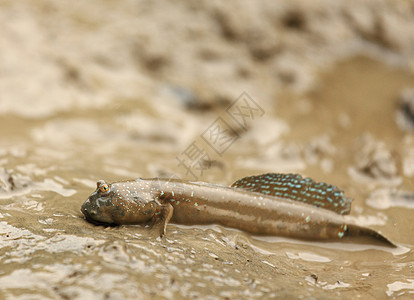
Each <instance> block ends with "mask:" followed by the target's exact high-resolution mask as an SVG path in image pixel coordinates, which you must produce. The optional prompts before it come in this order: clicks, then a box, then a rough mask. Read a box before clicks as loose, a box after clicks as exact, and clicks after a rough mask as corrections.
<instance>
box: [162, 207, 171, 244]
mask: <svg viewBox="0 0 414 300" xmlns="http://www.w3.org/2000/svg"><path fill="white" fill-rule="evenodd" d="M161 210H162V214H161V228H160V237H163V236H165V234H166V232H167V225H168V222H170V220H171V217H172V215H173V212H174V207H173V206H172V205H171V203H165V204H163V206H162V208H161Z"/></svg>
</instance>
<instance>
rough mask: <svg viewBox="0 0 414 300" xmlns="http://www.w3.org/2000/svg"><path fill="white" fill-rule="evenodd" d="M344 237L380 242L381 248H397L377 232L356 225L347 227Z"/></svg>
mask: <svg viewBox="0 0 414 300" xmlns="http://www.w3.org/2000/svg"><path fill="white" fill-rule="evenodd" d="M344 237H352V238H355V237H363V238H364V239H365V238H367V237H369V238H371V239H374V240H375V241H377V242H380V243H381V245H382V246H388V247H392V248H396V247H397V246H396V245H395V244H394V243H393V242H391V241H390V240H389V239H388V238H386V237H385V236H383V235H382V234H380V233H379V232H377V231H375V230H373V229H370V228H367V227H361V226H358V225H353V224H351V225H348V228H347V231H346V233H345V236H344Z"/></svg>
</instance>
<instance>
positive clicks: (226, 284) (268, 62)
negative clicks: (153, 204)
mask: <svg viewBox="0 0 414 300" xmlns="http://www.w3.org/2000/svg"><path fill="white" fill-rule="evenodd" d="M256 2H257V1H255V3H256ZM342 2H343V3H342ZM378 2H380V4H377V3H376V2H373V3H371V2H369V1H367V2H364V3H362V2H361V3H360V2H359V1H355V3H358V5H351V6H349V4H348V0H346V1H337V3H338V4H332V3H331V2H330V1H324V0H320V1H312V2H309V3H307V4H304V3H302V2H301V1H300V2H298V3H300V5H297V4H296V5H295V4H289V5H287V4H286V3H284V2H283V1H282V2H280V3H279V4H277V5H276V4H270V3H271V2H262V3H261V5H257V6H256V5H253V4H252V3H253V2H251V1H244V2H240V3H241V4H240V5H239V6H238V7H235V6H232V7H230V8H231V9H229V7H226V5H227V4H219V3H215V2H214V3H213V2H209V1H206V2H205V3H203V4H200V5H201V6H200V7H201V8H202V9H200V7H198V6H195V5H191V4H188V3H186V2H185V1H184V2H182V3H180V4H179V5H178V4H174V5H171V4H170V3H168V1H166V2H165V3H164V2H163V1H160V2H154V3H152V4H145V3H136V2H135V1H128V0H125V1H122V2H121V1H119V2H117V5H114V3H115V2H111V1H105V2H102V1H97V2H95V1H88V2H87V3H86V2H85V3H82V4H81V3H78V4H77V5H69V4H67V3H69V2H67V3H66V2H49V1H42V0H38V1H32V2H30V1H27V2H26V1H19V2H16V1H7V0H0V8H1V9H0V20H2V21H3V22H2V24H3V25H4V26H1V28H0V47H1V50H2V51H1V54H0V62H1V63H2V68H1V70H0V97H1V98H0V299H3V298H5V299H152V298H154V297H156V298H158V299H182V298H194V299H197V298H201V299H233V298H235V299H263V298H276V297H280V298H286V297H289V298H306V299H335V298H337V299H355V298H362V299H382V298H386V297H390V298H402V299H405V298H409V297H410V296H411V297H412V296H413V294H414V235H413V232H414V223H413V218H412V214H413V209H414V186H413V184H412V182H413V181H412V178H413V176H414V167H413V166H414V135H413V131H412V129H410V126H412V124H411V123H410V122H412V120H409V119H407V120H406V119H404V118H403V116H402V114H401V109H400V106H399V104H398V103H399V102H398V98H399V97H400V95H401V93H402V91H403V90H404V89H406V88H413V87H414V74H413V69H412V66H411V65H410V61H411V63H412V57H413V56H412V54H411V52H410V51H412V50H410V49H411V48H412V47H411V45H412V44H411V43H410V41H411V39H412V38H413V37H412V22H413V21H412V16H411V15H410V13H409V12H410V9H409V7H408V6H409V5H410V3H411V2H410V1H404V2H403V1H401V3H399V4H398V5H397V4H395V3H393V5H392V6H389V7H388V6H387V3H388V2H387V1H378ZM406 6H407V7H406ZM349 7H354V8H355V11H352V10H349ZM161 8H162V9H161ZM165 11H168V12H169V13H168V14H166V13H165ZM240 16H242V18H240ZM378 16H382V18H379V17H378ZM10 20H13V22H11V21H10ZM154 20H155V22H154ZM176 20H183V22H177V21H176ZM245 20H249V22H245ZM381 22H385V23H384V24H385V25H389V26H385V25H384V24H383V23H381ZM154 23H156V25H157V26H154ZM188 24H197V26H194V27H191V28H190V27H189V26H188ZM251 24H253V25H251ZM350 24H351V25H350ZM52 25H53V26H52ZM371 25H372V26H371ZM381 25H382V26H381ZM252 28H253V29H252ZM166 29H168V30H166ZM165 32H167V33H165ZM252 40H253V42H252ZM413 40H414V38H413ZM269 41H276V42H275V43H270V42H269ZM206 45H207V46H206ZM410 54H411V56H410ZM360 55H363V56H360ZM367 57H370V58H367ZM410 57H411V60H410ZM243 91H247V92H248V94H247V95H249V96H250V97H251V98H246V97H247V96H246V95H244V96H243V97H244V98H243V97H242V98H238V97H239V96H240V95H243V94H242V93H243ZM237 99H238V100H239V101H238V102H236V100H237ZM243 99H244V100H246V101H247V102H242V101H244V100H243ZM235 103H238V104H237V105H236V106H234V104H235ZM240 103H244V104H246V103H249V104H250V105H251V107H252V108H254V110H245V109H246V108H244V111H243V112H244V113H245V116H244V118H241V119H240V115H239V118H237V115H236V117H235V115H234V114H233V117H235V118H232V117H231V112H233V113H234V110H232V109H234V108H235V107H237V106H238V105H240ZM232 104H233V106H232ZM217 122H219V123H217ZM224 122H225V123H224ZM217 124H219V125H220V126H222V127H221V128H225V126H226V124H227V127H228V128H227V129H228V130H229V131H228V132H230V133H231V134H229V135H228V134H226V135H223V136H217V135H214V134H213V133H214V130H213V129H215V128H217V126H216V125H217ZM407 124H408V125H407ZM410 124H411V125H410ZM223 126H224V127H223ZM191 158H193V160H191ZM194 158H198V159H201V158H202V160H201V161H199V160H196V159H194ZM180 160H181V163H180ZM184 160H185V161H184ZM190 162H191V163H192V167H191V168H189V169H186V167H185V165H186V164H188V163H190ZM198 162H201V164H198ZM265 172H291V173H300V174H302V175H305V176H309V177H311V178H313V179H315V180H317V181H325V182H328V183H331V184H335V185H337V186H339V187H341V188H342V189H343V190H344V191H345V195H346V196H348V197H352V198H353V199H354V201H353V205H352V211H351V218H353V219H354V220H355V221H357V222H359V223H360V224H362V225H366V226H370V227H372V228H374V229H376V230H379V231H380V232H381V233H382V234H384V235H385V236H387V237H388V238H390V239H391V240H392V241H393V242H395V243H396V244H397V245H398V248H396V249H389V248H384V247H379V246H375V245H361V244H358V243H357V241H354V242H353V243H342V242H336V243H321V242H318V243H316V242H304V241H299V240H293V239H286V238H279V237H266V238H264V237H254V236H251V235H249V234H247V233H245V232H241V231H238V230H235V229H231V228H223V227H221V226H216V225H212V226H181V225H175V224H170V225H169V226H168V228H167V237H166V238H163V239H161V238H159V237H158V230H157V229H156V228H152V229H150V228H144V227H141V226H120V227H107V228H105V227H103V226H95V225H92V224H89V223H88V222H86V221H85V220H84V218H83V216H82V214H81V212H80V206H81V205H82V203H83V202H84V201H85V200H86V199H87V197H88V196H89V195H90V194H91V193H92V192H93V191H94V189H95V188H96V181H97V180H99V179H105V180H106V181H107V182H112V181H117V180H125V179H132V178H137V177H144V178H149V177H156V176H161V177H170V176H175V177H179V178H183V179H189V180H194V179H198V180H202V181H205V182H209V183H217V184H225V185H230V184H231V183H232V182H234V181H235V180H237V179H238V178H241V177H244V176H248V175H253V174H260V173H265Z"/></svg>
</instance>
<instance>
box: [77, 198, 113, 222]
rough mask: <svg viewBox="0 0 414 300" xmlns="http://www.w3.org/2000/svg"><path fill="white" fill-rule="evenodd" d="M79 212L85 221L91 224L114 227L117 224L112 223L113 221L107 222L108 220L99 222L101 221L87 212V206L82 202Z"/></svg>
mask: <svg viewBox="0 0 414 300" xmlns="http://www.w3.org/2000/svg"><path fill="white" fill-rule="evenodd" d="M81 213H82V214H83V216H84V217H85V220H86V221H88V222H89V223H91V224H94V225H101V226H111V227H114V226H117V224H114V223H108V222H101V221H98V220H96V219H95V218H94V217H93V216H92V215H91V214H90V213H89V211H88V208H87V207H86V205H85V204H84V205H82V207H81Z"/></svg>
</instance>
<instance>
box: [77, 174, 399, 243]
mask: <svg viewBox="0 0 414 300" xmlns="http://www.w3.org/2000/svg"><path fill="white" fill-rule="evenodd" d="M295 191H296V192H295ZM324 197H325V198H329V200H328V199H325V198H324ZM350 204H351V200H350V199H348V198H345V197H344V196H343V192H342V191H340V190H339V189H338V188H336V187H334V186H331V185H328V184H325V183H317V182H314V181H313V180H310V179H308V178H302V177H301V176H299V175H295V174H272V173H271V174H264V175H258V176H251V177H246V178H243V179H240V180H238V181H236V182H235V183H234V184H233V185H232V186H231V187H226V186H221V185H214V184H207V183H201V182H189V181H182V180H167V179H158V178H155V179H137V180H133V181H123V182H116V183H112V184H110V185H108V184H107V183H105V182H104V181H98V183H97V189H96V191H95V192H94V193H93V194H92V195H91V196H90V197H89V199H88V200H87V201H86V202H85V203H84V204H83V205H82V208H81V211H82V213H83V214H84V215H85V217H86V219H87V220H89V221H91V222H94V223H106V224H117V225H121V224H146V223H161V224H162V226H161V235H164V234H165V232H166V226H167V224H168V222H170V221H172V222H174V223H177V224H185V225H195V224H220V225H223V226H228V227H232V228H237V229H240V230H244V231H247V232H250V233H253V234H257V235H274V236H284V237H292V238H299V239H305V240H338V239H342V238H345V237H350V236H366V237H370V238H374V239H375V240H378V241H381V242H384V243H385V244H390V245H391V244H392V243H391V242H389V240H388V239H386V238H385V237H383V236H382V235H380V234H379V233H377V232H375V231H373V230H372V229H369V228H365V227H361V226H358V225H357V224H354V223H352V222H351V221H349V220H347V219H346V218H345V217H344V216H343V214H346V213H348V212H349V210H350Z"/></svg>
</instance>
